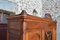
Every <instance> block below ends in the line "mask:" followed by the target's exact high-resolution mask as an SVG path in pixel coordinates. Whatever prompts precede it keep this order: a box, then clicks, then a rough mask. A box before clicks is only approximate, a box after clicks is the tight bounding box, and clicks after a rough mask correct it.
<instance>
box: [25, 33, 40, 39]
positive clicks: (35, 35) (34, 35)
mask: <svg viewBox="0 0 60 40" xmlns="http://www.w3.org/2000/svg"><path fill="white" fill-rule="evenodd" d="M26 40H40V34H39V33H32V32H27V33H26Z"/></svg>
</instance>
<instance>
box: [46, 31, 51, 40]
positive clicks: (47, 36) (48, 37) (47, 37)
mask: <svg viewBox="0 0 60 40" xmlns="http://www.w3.org/2000/svg"><path fill="white" fill-rule="evenodd" d="M45 40H52V32H51V31H48V32H45Z"/></svg>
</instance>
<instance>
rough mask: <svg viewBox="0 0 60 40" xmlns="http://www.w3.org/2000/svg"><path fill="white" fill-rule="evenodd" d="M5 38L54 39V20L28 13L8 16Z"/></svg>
mask: <svg viewBox="0 0 60 40" xmlns="http://www.w3.org/2000/svg"><path fill="white" fill-rule="evenodd" d="M7 40H56V21H53V20H51V19H49V18H40V17H36V16H31V15H28V14H27V13H26V12H25V11H23V12H22V13H21V14H19V15H17V16H10V17H9V18H8V31H7Z"/></svg>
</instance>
